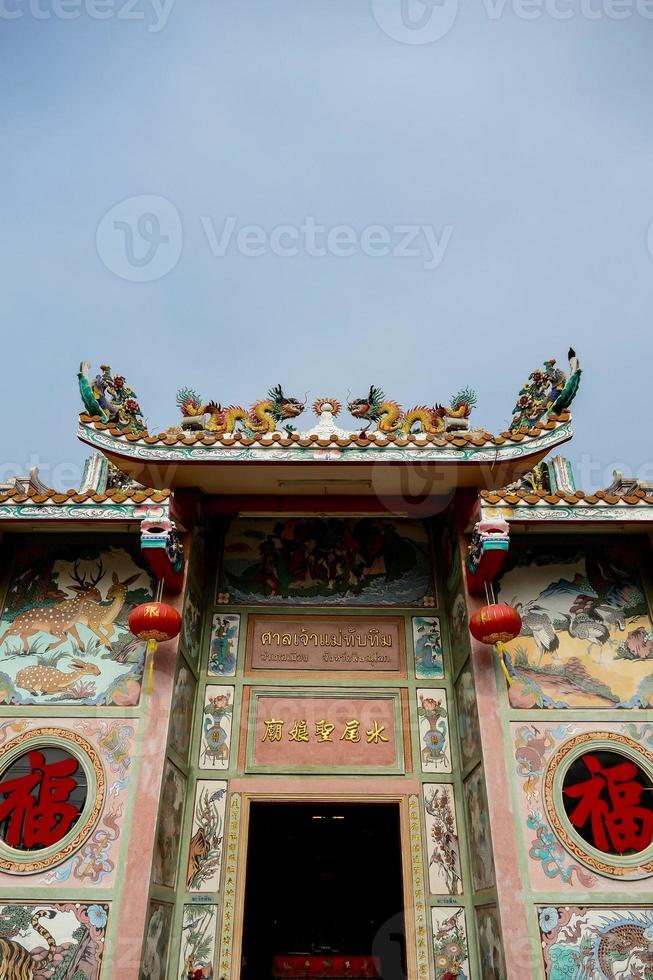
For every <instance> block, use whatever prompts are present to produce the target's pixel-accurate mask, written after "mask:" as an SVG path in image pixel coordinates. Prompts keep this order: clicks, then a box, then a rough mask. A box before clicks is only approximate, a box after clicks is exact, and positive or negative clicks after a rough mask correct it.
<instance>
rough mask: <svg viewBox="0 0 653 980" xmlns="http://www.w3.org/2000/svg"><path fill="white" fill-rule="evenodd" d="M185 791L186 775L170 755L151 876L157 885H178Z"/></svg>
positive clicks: (168, 886)
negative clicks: (178, 860)
mask: <svg viewBox="0 0 653 980" xmlns="http://www.w3.org/2000/svg"><path fill="white" fill-rule="evenodd" d="M185 795H186V777H185V776H184V775H183V773H182V772H181V771H180V770H179V769H177V767H176V766H173V764H172V763H171V762H170V760H169V759H166V765H165V769H164V772H163V784H162V787H161V805H160V808H159V826H158V829H157V835H156V842H155V847H154V867H153V871H152V880H153V881H154V884H155V885H165V886H166V887H167V888H174V887H175V883H176V880H177V857H178V854H179V836H180V832H181V818H182V814H183V810H184V797H185Z"/></svg>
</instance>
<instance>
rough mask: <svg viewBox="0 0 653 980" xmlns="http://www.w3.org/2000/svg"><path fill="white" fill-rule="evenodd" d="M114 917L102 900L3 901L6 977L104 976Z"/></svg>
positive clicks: (0, 948)
mask: <svg viewBox="0 0 653 980" xmlns="http://www.w3.org/2000/svg"><path fill="white" fill-rule="evenodd" d="M108 918H109V906H108V905H107V904H105V903H102V902H94V903H91V904H85V903H84V904H81V903H79V902H57V903H47V902H26V901H24V900H23V899H17V900H16V901H15V902H7V903H6V904H3V905H0V977H3V978H6V980H65V978H68V977H70V978H74V980H98V978H99V976H100V970H101V966H102V953H103V950H104V937H105V933H106V928H107V922H108Z"/></svg>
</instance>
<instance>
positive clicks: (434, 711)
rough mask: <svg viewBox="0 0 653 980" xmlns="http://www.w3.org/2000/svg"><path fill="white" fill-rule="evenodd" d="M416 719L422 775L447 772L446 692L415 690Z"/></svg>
mask: <svg viewBox="0 0 653 980" xmlns="http://www.w3.org/2000/svg"><path fill="white" fill-rule="evenodd" d="M417 716H418V718H419V734H420V744H421V746H422V749H421V753H420V756H421V762H422V772H451V748H450V744H449V715H448V711H447V692H446V691H445V690H444V689H443V688H439V687H428V688H418V690H417Z"/></svg>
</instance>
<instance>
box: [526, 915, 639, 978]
mask: <svg viewBox="0 0 653 980" xmlns="http://www.w3.org/2000/svg"><path fill="white" fill-rule="evenodd" d="M537 912H538V920H539V927H540V933H541V937H542V953H543V956H544V969H545V974H546V978H547V980H568V978H569V980H575V978H576V977H578V978H582V980H653V910H651V909H642V908H637V907H635V908H629V907H624V906H617V907H610V906H590V907H587V906H573V905H565V906H562V907H561V906H555V905H544V906H540V907H538V910H537Z"/></svg>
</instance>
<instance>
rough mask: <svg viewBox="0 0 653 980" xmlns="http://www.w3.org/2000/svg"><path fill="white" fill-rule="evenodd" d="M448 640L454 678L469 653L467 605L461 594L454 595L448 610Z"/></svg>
mask: <svg viewBox="0 0 653 980" xmlns="http://www.w3.org/2000/svg"><path fill="white" fill-rule="evenodd" d="M449 638H450V640H451V657H452V660H453V669H454V676H455V675H456V674H457V673H458V671H459V670H460V668H461V667H462V665H463V664H464V663H465V661H466V660H467V659H468V657H469V654H470V652H471V644H470V641H469V620H468V618H467V604H466V602H465V596H464V595H463V594H462V592H458V593H457V594H456V596H455V597H454V599H453V602H452V603H451V608H450V610H449Z"/></svg>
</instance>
